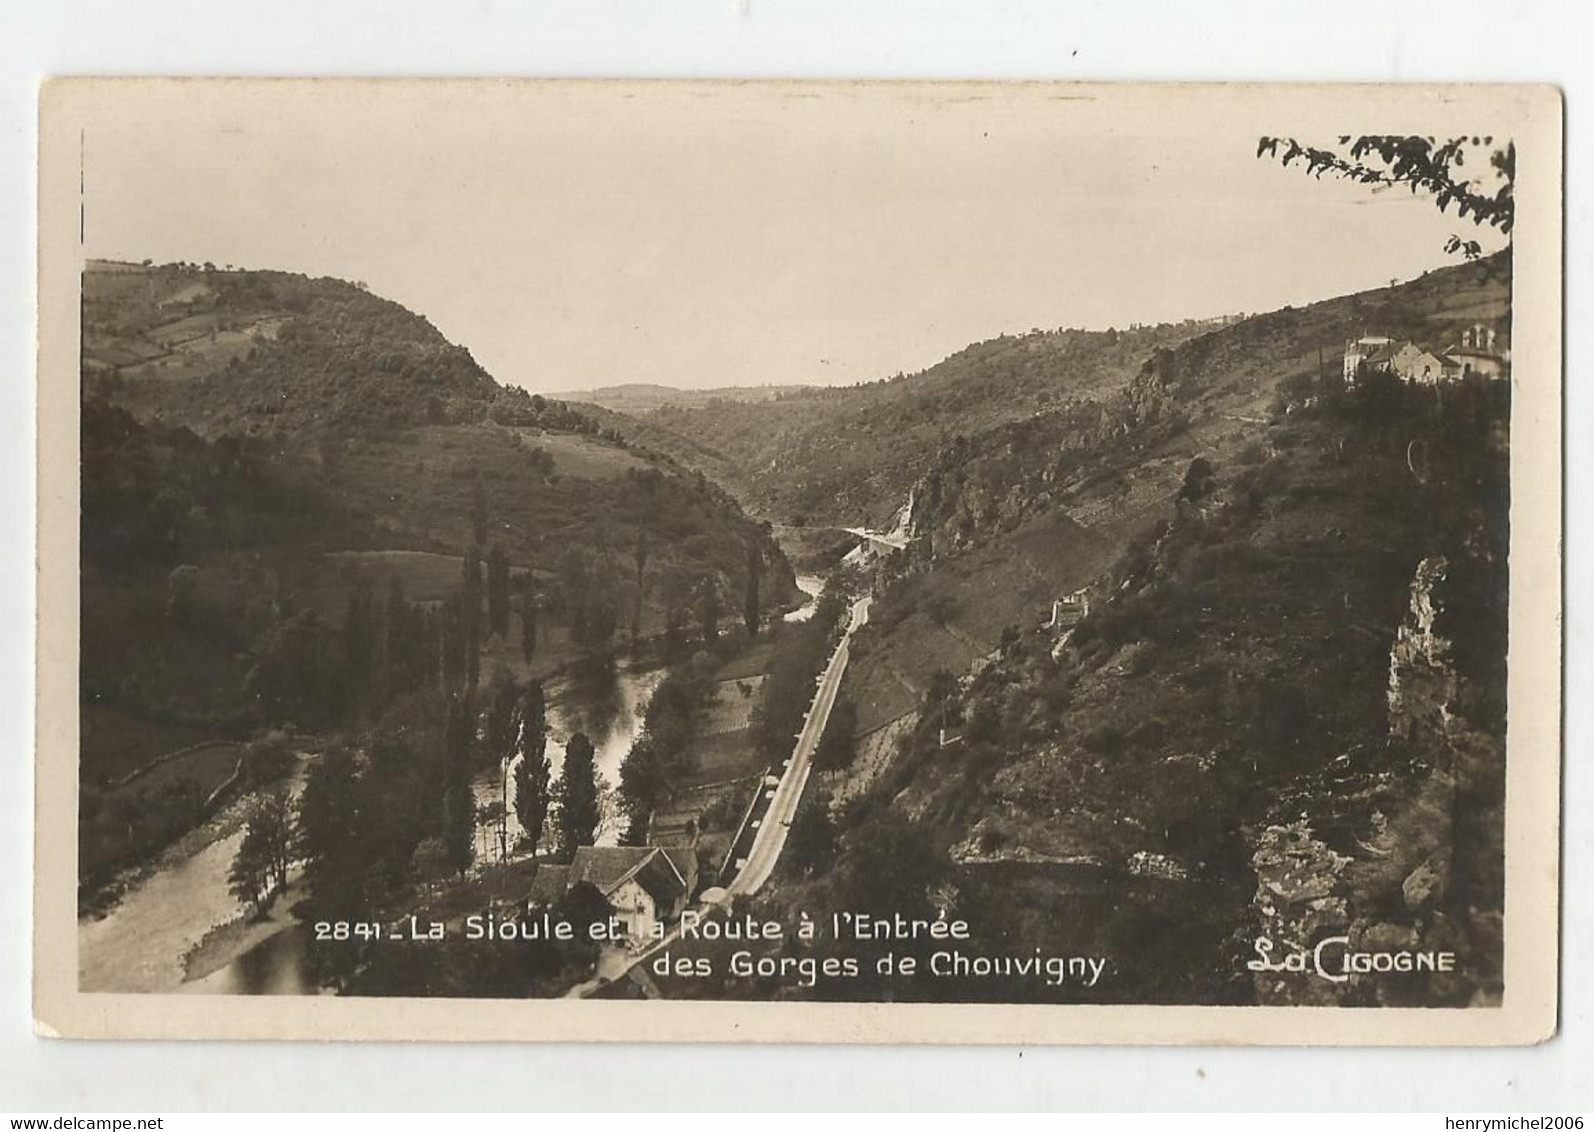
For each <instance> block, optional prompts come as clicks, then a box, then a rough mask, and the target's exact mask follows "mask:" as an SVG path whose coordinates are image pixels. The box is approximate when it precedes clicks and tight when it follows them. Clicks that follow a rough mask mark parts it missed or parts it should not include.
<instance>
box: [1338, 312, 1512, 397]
mask: <svg viewBox="0 0 1594 1132" xmlns="http://www.w3.org/2000/svg"><path fill="white" fill-rule="evenodd" d="M1498 343H1499V338H1498V335H1497V334H1496V332H1495V331H1494V330H1493V329H1492V328H1490V327H1487V326H1484V325H1483V324H1482V323H1478V324H1477V325H1474V326H1472V327H1469V328H1468V329H1467V330H1465V331H1463V332H1462V335H1461V342H1460V343H1459V344H1458V345H1454V346H1449V347H1446V348H1445V349H1443V350H1430V349H1428V348H1426V347H1424V346H1421V345H1419V344H1418V343H1416V342H1409V341H1400V340H1396V339H1394V338H1389V337H1385V336H1382V335H1367V336H1364V337H1362V338H1355V339H1351V340H1350V341H1347V342H1346V343H1345V384H1346V385H1347V386H1355V384H1356V381H1357V379H1358V378H1359V377H1361V376H1363V375H1365V374H1370V373H1392V374H1394V375H1395V376H1397V377H1399V378H1400V379H1401V380H1402V381H1406V382H1411V383H1413V384H1417V385H1438V384H1439V383H1441V382H1445V381H1460V380H1462V379H1464V378H1468V377H1489V378H1501V377H1507V376H1509V375H1510V372H1511V354H1510V350H1509V348H1508V347H1501V346H1499V344H1498Z"/></svg>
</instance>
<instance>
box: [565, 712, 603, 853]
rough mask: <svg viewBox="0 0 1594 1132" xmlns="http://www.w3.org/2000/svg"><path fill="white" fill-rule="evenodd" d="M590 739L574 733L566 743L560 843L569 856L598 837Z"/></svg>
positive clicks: (594, 774)
mask: <svg viewBox="0 0 1594 1132" xmlns="http://www.w3.org/2000/svg"><path fill="white" fill-rule="evenodd" d="M594 754H595V752H594V751H593V747H592V740H591V739H588V738H587V736H586V734H585V733H583V732H580V731H577V732H576V733H575V734H574V735H572V736H570V741H569V742H568V743H566V744H565V767H564V775H563V777H562V779H561V780H560V784H559V841H560V848H561V849H562V850H563V851H564V855H565V856H566V857H567V858H568V857H572V856H574V855H575V852H576V850H577V849H579V848H581V846H583V845H591V844H593V842H594V841H596V840H597V836H598V817H599V815H598V766H597V763H596V761H595V760H594Z"/></svg>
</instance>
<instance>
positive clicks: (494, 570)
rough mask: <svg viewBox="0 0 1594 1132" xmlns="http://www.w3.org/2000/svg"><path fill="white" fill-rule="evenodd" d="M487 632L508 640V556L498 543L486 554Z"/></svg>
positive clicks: (502, 546) (502, 545) (501, 544)
mask: <svg viewBox="0 0 1594 1132" xmlns="http://www.w3.org/2000/svg"><path fill="white" fill-rule="evenodd" d="M487 632H488V634H489V635H491V634H494V633H496V634H497V635H498V636H500V637H503V638H504V639H505V640H506V641H507V640H508V639H509V556H508V555H507V554H506V553H505V552H504V544H503V543H500V542H495V543H493V548H492V549H491V550H490V551H488V552H487Z"/></svg>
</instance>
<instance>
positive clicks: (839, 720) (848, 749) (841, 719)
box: [814, 696, 858, 770]
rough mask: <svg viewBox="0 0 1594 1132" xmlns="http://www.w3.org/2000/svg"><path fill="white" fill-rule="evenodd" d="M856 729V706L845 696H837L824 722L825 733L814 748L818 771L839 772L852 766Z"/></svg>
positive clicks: (854, 754)
mask: <svg viewBox="0 0 1594 1132" xmlns="http://www.w3.org/2000/svg"><path fill="white" fill-rule="evenodd" d="M857 729H858V708H857V705H856V704H854V703H853V702H852V700H850V699H848V698H847V697H845V696H838V697H837V698H836V702H835V704H834V705H833V706H832V707H831V709H830V718H829V719H828V720H826V721H825V733H824V734H823V735H822V736H820V739H819V745H818V746H817V747H815V748H814V766H816V767H818V768H819V769H820V770H840V769H841V768H842V767H847V766H851V765H852V760H853V759H854V758H855V757H856V754H857V752H856V750H855V748H854V743H853V733H854V732H855V731H856V730H857Z"/></svg>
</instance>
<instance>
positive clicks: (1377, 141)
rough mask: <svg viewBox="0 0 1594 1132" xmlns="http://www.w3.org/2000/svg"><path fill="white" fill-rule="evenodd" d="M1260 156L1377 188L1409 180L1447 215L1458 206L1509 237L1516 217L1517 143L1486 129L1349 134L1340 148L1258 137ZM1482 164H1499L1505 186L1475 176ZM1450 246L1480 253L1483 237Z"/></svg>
mask: <svg viewBox="0 0 1594 1132" xmlns="http://www.w3.org/2000/svg"><path fill="white" fill-rule="evenodd" d="M1256 155H1257V157H1259V158H1260V157H1268V158H1273V159H1275V160H1277V161H1278V162H1279V163H1280V164H1282V165H1284V166H1285V167H1286V168H1288V167H1290V166H1293V165H1297V163H1299V165H1300V166H1301V167H1302V168H1304V169H1305V170H1306V172H1307V173H1308V174H1309V175H1311V176H1313V177H1316V178H1318V179H1319V180H1321V179H1322V178H1323V176H1324V175H1325V174H1326V175H1328V176H1331V177H1338V178H1340V179H1342V180H1346V181H1353V182H1355V183H1357V184H1362V185H1371V186H1373V187H1374V188H1386V187H1394V186H1396V185H1405V186H1406V187H1407V188H1408V189H1410V190H1411V192H1412V193H1413V194H1415V193H1419V192H1423V193H1427V194H1429V195H1430V196H1432V197H1433V198H1434V203H1435V204H1437V205H1438V206H1439V211H1440V212H1443V213H1446V214H1448V213H1449V211H1450V208H1451V206H1452V205H1453V206H1455V209H1456V215H1457V216H1459V217H1461V218H1462V219H1464V220H1471V221H1472V222H1473V223H1474V224H1477V225H1479V226H1480V227H1486V228H1494V229H1496V230H1498V231H1499V232H1500V233H1502V234H1503V235H1505V236H1510V234H1511V229H1512V226H1513V224H1514V223H1515V220H1516V198H1515V195H1514V187H1515V182H1516V143H1514V142H1511V141H1506V142H1505V143H1504V144H1503V145H1500V146H1496V144H1495V139H1494V138H1493V137H1490V136H1487V135H1484V136H1481V137H1480V136H1477V135H1471V136H1467V137H1453V138H1443V139H1440V138H1433V137H1419V136H1415V135H1401V134H1364V135H1361V136H1359V137H1356V136H1352V135H1349V134H1342V135H1340V138H1339V141H1338V144H1337V147H1336V148H1332V149H1324V148H1319V147H1317V146H1311V145H1306V144H1305V143H1303V142H1300V141H1297V140H1296V139H1295V138H1275V137H1264V138H1261V139H1260V140H1258V142H1257V146H1256ZM1469 161H1470V162H1471V164H1470V165H1469ZM1480 166H1483V167H1486V169H1489V170H1493V177H1492V180H1493V181H1496V182H1498V184H1491V183H1490V178H1489V177H1488V176H1480V177H1477V178H1473V177H1470V176H1469V175H1468V174H1469V173H1470V172H1471V170H1473V169H1478V168H1480ZM1491 189H1492V191H1491ZM1445 251H1447V252H1450V253H1455V252H1458V251H1459V252H1462V253H1464V254H1465V255H1466V257H1467V258H1468V259H1477V258H1478V257H1479V256H1480V255H1482V254H1483V247H1482V245H1481V244H1480V243H1479V242H1478V241H1477V240H1471V239H1464V238H1463V237H1461V236H1459V235H1454V234H1452V235H1451V237H1450V239H1449V240H1448V241H1447V242H1446V244H1445Z"/></svg>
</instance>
